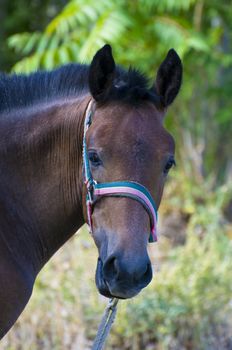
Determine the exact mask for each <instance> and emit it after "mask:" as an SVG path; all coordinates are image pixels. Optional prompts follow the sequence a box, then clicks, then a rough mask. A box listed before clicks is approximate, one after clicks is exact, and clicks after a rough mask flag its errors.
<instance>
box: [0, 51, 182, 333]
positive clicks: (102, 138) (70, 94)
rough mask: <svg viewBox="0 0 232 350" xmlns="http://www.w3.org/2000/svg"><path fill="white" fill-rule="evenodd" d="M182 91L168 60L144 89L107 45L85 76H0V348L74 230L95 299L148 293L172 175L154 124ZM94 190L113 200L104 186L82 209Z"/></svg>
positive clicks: (178, 68)
mask: <svg viewBox="0 0 232 350" xmlns="http://www.w3.org/2000/svg"><path fill="white" fill-rule="evenodd" d="M181 81H182V63H181V60H180V58H179V56H178V54H177V53H176V52H175V50H174V49H171V50H169V51H168V53H167V56H166V58H165V59H164V60H163V62H162V63H161V65H160V67H159V68H158V71H157V74H156V78H155V79H154V83H152V84H150V83H149V81H148V79H147V78H146V76H145V75H143V74H142V73H140V72H139V71H138V70H136V69H133V68H129V69H125V68H122V67H121V66H118V65H116V64H115V61H114V58H113V55H112V49H111V47H110V45H105V46H104V47H102V48H101V49H100V50H99V51H97V53H96V54H95V56H94V57H93V59H92V62H91V64H90V65H86V64H74V63H72V64H68V65H65V66H61V67H59V68H56V69H54V70H53V71H49V72H46V71H37V72H34V73H31V74H29V75H24V74H18V75H17V74H11V75H7V74H3V73H1V74H0V338H2V337H3V336H4V335H5V334H6V333H7V332H8V331H9V330H10V328H11V327H12V326H13V324H14V323H15V322H16V320H17V319H18V317H19V316H20V314H21V313H22V311H23V309H24V308H25V306H26V304H27V302H28V300H29V298H30V297H31V294H32V290H33V285H34V282H35V279H36V277H37V275H38V273H39V272H40V271H41V269H42V268H43V266H44V265H45V264H46V263H47V261H48V260H49V259H50V258H51V257H52V255H53V254H54V253H55V252H56V251H57V250H58V249H59V248H60V247H61V246H62V245H63V244H64V243H65V242H66V241H67V240H68V239H69V238H70V237H71V236H72V235H73V234H74V233H75V232H76V231H77V230H78V229H79V228H80V227H81V226H82V225H83V224H84V223H89V225H90V226H91V229H92V236H93V239H94V242H95V244H96V247H97V249H98V253H99V258H98V260H97V268H96V277H95V279H96V285H97V288H98V290H99V292H100V293H101V294H102V295H104V296H106V297H110V298H111V297H117V298H121V299H127V298H131V297H133V296H135V295H136V294H138V293H139V292H140V291H141V289H142V288H144V287H146V286H147V285H148V284H149V283H150V281H151V279H152V268H151V263H150V260H149V257H148V253H147V244H148V240H149V236H150V234H151V222H152V219H153V221H154V220H155V218H154V213H152V208H153V209H154V206H156V210H158V208H159V205H160V201H161V197H162V192H163V187H164V183H165V179H166V177H167V174H168V171H169V169H170V168H171V167H172V166H173V165H174V164H175V159H174V152H175V143H174V139H173V137H172V136H171V134H170V133H169V132H168V131H167V130H166V129H165V127H164V125H163V120H164V116H165V114H166V111H167V108H168V107H169V105H170V104H171V103H172V102H173V101H174V99H175V97H176V96H177V94H178V92H179V90H180V87H181ZM86 119H87V123H86ZM90 119H91V122H90ZM85 127H86V128H85ZM84 129H85V130H84ZM83 144H84V146H85V147H84V149H85V150H84V152H83ZM83 163H85V164H84V165H85V166H83ZM86 172H88V173H90V175H91V183H90V184H88V183H87V182H88V179H87V181H85V180H86V179H85V176H86ZM120 182H121V185H124V187H125V188H124V192H123V189H122V188H121V190H119V189H118V187H117V186H119V185H117V184H119V183H120ZM102 183H105V184H112V183H114V184H116V185H115V186H116V189H115V188H114V190H115V191H117V193H116V194H115V195H113V191H112V187H110V190H111V192H109V188H108V193H105V195H104V193H102V195H101V197H99V198H97V200H96V199H95V198H89V197H94V196H95V193H93V189H95V191H97V190H98V191H100V190H102V188H100V187H101V186H100V185H101V184H102ZM97 185H98V189H97ZM94 186H95V187H94ZM103 187H104V186H103ZM108 187H109V186H108ZM121 187H122V186H121ZM105 191H106V189H105ZM120 191H121V192H120ZM129 191H130V192H131V193H132V192H133V193H135V191H137V192H136V193H137V195H136V194H135V195H134V197H133V195H129V194H128V193H129ZM119 192H120V193H119ZM142 192H143V193H142ZM99 193H100V192H99ZM133 193H132V194H133ZM138 193H139V194H138ZM142 196H143V198H142ZM86 197H88V200H87V201H86ZM88 201H89V202H91V203H92V207H91V212H90V213H89V212H88V205H87V203H88ZM146 201H147V203H148V205H147V207H146V205H145V204H146V203H145V202H146ZM152 201H153V202H152ZM154 203H155V204H154ZM141 204H142V205H141ZM149 205H150V208H149ZM88 214H89V215H88ZM148 214H149V215H148ZM90 221H91V222H90ZM153 231H154V222H153ZM153 234H156V232H153ZM153 238H154V237H153Z"/></svg>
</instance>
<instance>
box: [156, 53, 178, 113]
mask: <svg viewBox="0 0 232 350" xmlns="http://www.w3.org/2000/svg"><path fill="white" fill-rule="evenodd" d="M181 81H182V63H181V60H180V57H179V56H178V55H177V53H176V51H175V50H173V49H171V50H169V51H168V54H167V56H166V58H165V60H164V61H163V62H162V63H161V65H160V67H159V69H158V72H157V76H156V81H155V88H156V91H157V93H158V94H159V96H160V98H161V102H162V105H163V106H164V107H168V106H169V105H170V104H171V103H172V102H173V101H174V99H175V97H176V96H177V94H178V92H179V90H180V86H181Z"/></svg>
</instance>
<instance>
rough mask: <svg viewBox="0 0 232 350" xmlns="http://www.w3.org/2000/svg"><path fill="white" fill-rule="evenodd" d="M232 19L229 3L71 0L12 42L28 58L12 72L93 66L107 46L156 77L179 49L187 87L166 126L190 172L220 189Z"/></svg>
mask: <svg viewBox="0 0 232 350" xmlns="http://www.w3.org/2000/svg"><path fill="white" fill-rule="evenodd" d="M231 20H232V14H231V11H230V7H228V4H227V2H226V1H225V0H224V1H222V2H220V3H218V2H216V1H209V0H208V1H204V2H203V1H201V0H198V1H196V0H186V1H183V0H178V1H173V0H162V1H157V0H136V1H133V2H128V1H125V0H117V1H114V0H99V1H94V0H71V1H69V2H68V3H67V5H66V6H65V7H64V9H63V10H62V11H61V12H60V13H59V14H58V15H57V16H56V17H54V18H53V19H52V20H51V21H50V23H48V25H47V26H45V28H44V31H42V32H39V31H37V32H34V33H32V34H29V33H20V34H15V35H13V36H11V37H10V38H9V40H8V44H9V46H10V47H11V48H12V49H14V50H15V51H16V53H17V54H18V55H19V54H20V55H22V56H23V58H22V59H21V60H20V61H18V62H17V63H16V64H15V65H14V67H13V70H14V71H16V72H31V71H34V70H36V69H41V68H42V69H52V68H54V67H56V66H58V65H61V64H65V63H68V62H83V61H90V60H91V58H92V56H93V55H94V53H95V52H96V50H98V49H99V48H100V47H101V46H103V44H104V43H106V42H108V43H110V44H112V46H113V49H114V55H115V58H116V60H117V62H118V63H121V64H123V65H126V66H128V65H132V66H136V67H138V68H141V69H142V70H143V71H144V72H146V73H147V74H148V75H149V76H151V77H152V79H154V72H155V70H156V69H157V66H158V65H159V64H160V62H161V60H162V58H163V57H164V56H165V55H166V53H167V51H168V50H169V49H170V47H174V48H175V49H176V50H177V51H178V53H179V54H180V55H181V57H182V59H183V63H184V85H183V88H182V91H181V94H180V97H179V99H178V101H177V103H176V104H175V109H174V108H172V112H171V114H172V118H170V119H168V122H167V125H168V126H170V128H171V129H172V132H173V134H174V136H175V137H176V139H178V140H180V143H181V145H182V147H181V148H180V147H177V150H178V157H179V159H180V161H181V164H182V166H184V169H185V171H186V172H187V174H188V175H189V176H194V178H195V180H196V181H198V182H199V181H202V179H203V178H205V176H208V175H210V174H211V173H212V171H214V180H215V181H214V185H216V184H218V183H222V182H224V181H228V180H229V177H230V175H229V171H230V170H229V169H230V168H231V157H230V149H231V147H232V141H231V137H230V136H231V132H232V123H231V113H230V111H231V108H232V102H231V99H230V96H231V92H232V91H231V90H232V88H231V86H232V84H231V78H230V77H231V70H232V58H231V57H232V56H231V48H230V44H229V42H230V39H231V38H232V31H231V26H230V23H231ZM175 114H177V115H178V117H176V119H174V118H175V116H174V115H175ZM209 126H210V127H209ZM215 160H216V161H215ZM187 163H188V166H185V164H187Z"/></svg>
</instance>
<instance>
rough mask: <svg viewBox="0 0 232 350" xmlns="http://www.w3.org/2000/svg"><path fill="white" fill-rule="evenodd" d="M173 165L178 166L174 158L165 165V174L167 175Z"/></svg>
mask: <svg viewBox="0 0 232 350" xmlns="http://www.w3.org/2000/svg"><path fill="white" fill-rule="evenodd" d="M173 165H176V162H175V159H174V157H170V158H169V159H168V161H167V163H166V165H165V168H164V174H165V175H167V173H168V172H169V170H170V169H171V167H172V166H173Z"/></svg>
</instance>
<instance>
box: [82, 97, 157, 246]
mask: <svg viewBox="0 0 232 350" xmlns="http://www.w3.org/2000/svg"><path fill="white" fill-rule="evenodd" d="M92 103H93V101H90V102H89V104H88V107H87V110H86V114H85V123H84V137H83V167H84V169H83V170H84V178H85V185H86V188H87V196H86V207H87V215H88V224H89V227H90V232H91V233H92V231H93V228H92V213H93V208H94V205H95V204H96V202H97V201H98V200H99V199H100V198H101V197H103V196H110V197H129V198H132V199H134V200H137V201H138V202H139V203H141V204H142V206H143V207H144V209H145V210H146V211H147V213H148V215H149V217H150V225H151V231H150V236H149V242H156V241H157V229H156V226H157V217H158V215H157V209H156V205H155V202H154V200H153V198H152V196H151V194H150V192H149V191H148V190H147V189H146V187H144V186H142V185H140V184H139V183H137V182H133V181H117V182H105V183H97V182H96V181H95V180H94V179H93V177H92V174H91V169H90V164H89V157H88V151H87V145H86V133H87V130H88V128H89V127H90V125H91V123H92V116H93V111H92Z"/></svg>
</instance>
